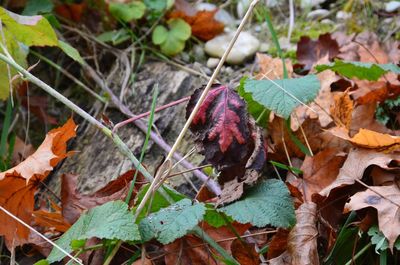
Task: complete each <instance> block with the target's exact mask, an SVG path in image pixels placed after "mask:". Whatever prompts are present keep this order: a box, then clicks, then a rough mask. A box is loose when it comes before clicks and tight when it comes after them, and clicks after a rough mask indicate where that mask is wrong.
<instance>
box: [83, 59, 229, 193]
mask: <svg viewBox="0 0 400 265" xmlns="http://www.w3.org/2000/svg"><path fill="white" fill-rule="evenodd" d="M83 68H84V70H86V72H87V73H88V74H89V75H90V77H92V79H93V80H94V81H95V82H96V83H97V84H98V85H99V86H100V87H101V89H103V90H104V91H106V92H107V93H108V94H109V95H110V96H111V101H112V102H113V103H114V104H115V105H116V106H117V107H118V108H119V110H120V111H121V112H122V113H123V114H125V115H126V116H129V117H135V115H134V114H133V113H132V111H130V109H129V108H128V107H127V106H126V105H124V104H123V103H122V102H121V101H120V100H119V99H118V97H117V96H115V94H114V93H113V92H112V90H111V89H110V88H109V87H108V86H107V85H106V84H105V83H104V82H103V80H102V79H101V78H100V76H99V75H98V74H97V73H96V71H95V70H94V69H93V68H92V67H90V66H89V65H87V64H85V65H83ZM133 123H134V124H135V125H136V126H137V127H138V128H139V129H140V130H141V131H143V132H145V133H146V132H147V126H146V124H144V123H143V122H142V121H141V120H136V121H134V122H133ZM150 137H151V140H153V141H154V142H155V143H156V144H157V145H158V146H159V147H161V148H162V149H164V150H165V151H166V152H169V151H170V150H171V146H169V145H168V144H167V143H166V142H165V141H164V140H163V139H162V138H161V137H160V136H158V134H156V133H155V132H153V131H152V132H151V133H150ZM174 158H175V159H176V160H178V161H179V160H181V159H182V156H181V155H180V154H178V153H175V154H174ZM181 164H182V166H184V167H185V168H188V169H190V168H194V167H195V166H193V165H192V164H191V163H190V162H188V161H186V160H182V162H181ZM193 174H194V175H195V176H196V177H197V178H199V179H200V180H201V181H207V187H209V188H210V190H212V191H213V192H214V193H215V194H216V195H219V194H221V188H220V187H219V185H218V184H217V183H216V182H215V181H214V180H212V179H209V178H208V176H207V175H206V174H204V173H203V172H201V171H200V170H195V171H194V172H193Z"/></svg>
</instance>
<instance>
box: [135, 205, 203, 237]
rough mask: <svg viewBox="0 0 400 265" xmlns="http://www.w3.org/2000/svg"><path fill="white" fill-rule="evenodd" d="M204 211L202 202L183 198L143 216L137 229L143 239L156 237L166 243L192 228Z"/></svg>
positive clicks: (201, 217) (200, 219)
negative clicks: (193, 201)
mask: <svg viewBox="0 0 400 265" xmlns="http://www.w3.org/2000/svg"><path fill="white" fill-rule="evenodd" d="M205 212H206V207H205V205H204V203H196V204H192V201H191V200H189V199H183V200H181V201H179V202H177V203H174V204H172V205H171V206H169V207H167V208H164V209H161V210H160V211H158V212H156V213H152V214H150V215H149V216H148V217H146V218H144V219H143V220H142V221H141V222H140V224H139V230H140V233H141V235H142V238H143V240H144V241H148V240H150V239H152V238H156V239H157V240H158V241H159V242H160V243H162V244H168V243H171V242H172V241H174V240H175V239H177V238H180V237H183V236H184V235H186V234H187V233H188V232H189V231H190V230H192V229H193V228H194V227H195V226H196V225H197V224H198V223H199V222H200V221H202V220H203V217H204V214H205Z"/></svg>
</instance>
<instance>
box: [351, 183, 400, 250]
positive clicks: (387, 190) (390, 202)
mask: <svg viewBox="0 0 400 265" xmlns="http://www.w3.org/2000/svg"><path fill="white" fill-rule="evenodd" d="M367 207H373V208H375V209H376V210H377V211H378V222H379V230H381V231H382V233H383V234H384V235H385V237H386V238H387V239H388V241H389V247H390V249H391V250H392V251H393V246H394V243H395V241H396V239H397V237H398V236H399V235H400V212H399V207H400V191H399V188H398V187H397V185H392V186H371V187H370V189H367V190H366V191H362V192H358V193H356V194H354V195H353V196H352V197H351V198H350V201H349V202H348V203H346V205H345V211H344V212H345V213H346V212H349V211H356V210H360V209H364V208H367Z"/></svg>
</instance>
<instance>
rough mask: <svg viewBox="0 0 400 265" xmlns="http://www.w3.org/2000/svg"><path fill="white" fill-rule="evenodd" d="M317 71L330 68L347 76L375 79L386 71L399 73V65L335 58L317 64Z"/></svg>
mask: <svg viewBox="0 0 400 265" xmlns="http://www.w3.org/2000/svg"><path fill="white" fill-rule="evenodd" d="M315 69H316V70H317V71H318V72H322V71H325V70H328V69H329V70H332V71H334V72H336V73H338V74H339V75H342V76H344V77H347V78H353V77H356V78H358V79H361V80H369V81H376V80H378V79H379V78H380V77H381V76H382V75H384V74H385V73H387V72H393V73H396V74H400V67H398V66H397V65H395V64H391V63H389V64H374V63H363V62H345V61H341V60H335V62H334V63H330V64H322V65H317V66H316V67H315Z"/></svg>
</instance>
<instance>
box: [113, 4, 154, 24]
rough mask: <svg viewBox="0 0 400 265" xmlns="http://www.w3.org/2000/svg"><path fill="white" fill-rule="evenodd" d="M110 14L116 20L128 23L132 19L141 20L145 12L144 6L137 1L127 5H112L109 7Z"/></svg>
mask: <svg viewBox="0 0 400 265" xmlns="http://www.w3.org/2000/svg"><path fill="white" fill-rule="evenodd" d="M109 10H110V13H111V14H112V15H113V16H114V17H115V18H117V19H121V20H122V21H124V22H129V21H131V20H134V19H139V18H142V17H143V15H144V12H145V11H146V6H145V5H144V4H143V3H142V2H139V1H133V2H131V3H128V4H122V3H113V2H111V3H110V5H109Z"/></svg>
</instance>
